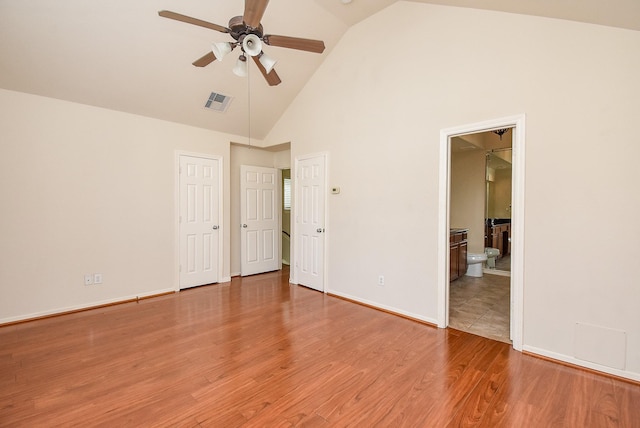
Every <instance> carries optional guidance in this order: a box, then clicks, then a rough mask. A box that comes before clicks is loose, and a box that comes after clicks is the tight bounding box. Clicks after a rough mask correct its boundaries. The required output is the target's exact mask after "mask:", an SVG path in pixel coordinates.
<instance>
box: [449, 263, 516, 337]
mask: <svg viewBox="0 0 640 428" xmlns="http://www.w3.org/2000/svg"><path fill="white" fill-rule="evenodd" d="M510 284H511V278H510V277H508V276H498V275H487V274H485V275H483V277H482V278H474V277H471V276H466V275H465V276H462V277H461V278H459V279H457V280H455V281H453V282H452V283H451V284H450V286H449V327H451V328H455V329H457V330H462V331H466V332H468V333H472V334H477V335H478V336H483V337H488V338H489V339H494V340H499V341H500V342H506V343H511V340H509V314H510V303H511V302H510V291H511V290H510Z"/></svg>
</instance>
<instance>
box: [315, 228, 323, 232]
mask: <svg viewBox="0 0 640 428" xmlns="http://www.w3.org/2000/svg"><path fill="white" fill-rule="evenodd" d="M316 232H318V233H322V232H324V229H322V228H317V229H316Z"/></svg>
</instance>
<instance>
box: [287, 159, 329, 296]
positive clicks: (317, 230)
mask: <svg viewBox="0 0 640 428" xmlns="http://www.w3.org/2000/svg"><path fill="white" fill-rule="evenodd" d="M295 177H296V182H295V188H296V199H295V201H294V208H295V216H296V235H297V236H296V239H297V245H296V261H295V267H296V274H297V275H296V279H297V282H298V284H300V285H305V286H307V287H309V288H313V289H315V290H318V291H324V235H325V230H324V226H325V224H324V222H325V218H324V213H325V211H324V210H325V188H326V185H325V156H317V157H313V158H306V159H301V160H299V161H298V162H296V176H295Z"/></svg>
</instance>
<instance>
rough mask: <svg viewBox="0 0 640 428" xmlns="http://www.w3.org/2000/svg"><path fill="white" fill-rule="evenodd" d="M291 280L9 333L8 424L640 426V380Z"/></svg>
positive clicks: (205, 291) (2, 340)
mask: <svg viewBox="0 0 640 428" xmlns="http://www.w3.org/2000/svg"><path fill="white" fill-rule="evenodd" d="M288 276H289V275H288V272H285V273H284V274H282V273H280V272H274V273H270V274H265V275H259V276H254V277H247V278H244V279H240V278H234V279H233V281H232V282H231V283H230V284H219V285H211V286H206V287H200V288H196V289H191V290H187V291H183V292H181V293H177V294H172V295H167V296H162V297H158V298H154V299H149V300H143V301H140V302H139V303H127V304H122V305H118V306H113V307H109V308H103V309H96V310H91V311H86V312H81V313H76V314H70V315H64V316H60V317H55V318H49V319H43V320H38V321H33V322H28V323H23V324H17V325H12V326H6V327H3V328H0V344H1V348H0V426H3V427H8V426H11V427H18V426H26V427H36V426H83V427H84V426H109V427H114V426H118V427H122V426H132V427H134V426H135V427H140V426H180V427H237V426H251V427H254V426H255V427H269V426H292V425H293V426H309V427H328V426H331V427H335V426H357V427H370V426H393V427H396V426H398V427H400V426H407V427H444V426H487V427H496V426H507V427H547V426H565V427H606V426H619V427H639V426H640V386H638V385H636V384H632V383H628V382H623V381H619V380H615V379H610V378H608V377H605V376H601V375H598V374H594V373H591V372H588V371H583V370H579V369H574V368H570V367H566V366H563V365H560V364H555V363H552V362H549V361H545V360H542V359H538V358H534V357H531V356H527V355H523V354H521V353H519V352H516V351H513V350H512V349H511V347H510V346H509V345H508V344H505V343H501V342H497V341H494V340H489V339H485V338H482V337H479V336H474V335H471V334H467V333H464V332H461V331H457V330H454V329H447V330H442V329H437V328H433V327H429V326H426V325H422V324H419V323H416V322H413V321H410V320H407V319H404V318H401V317H397V316H393V315H391V314H388V313H385V312H380V311H376V310H374V309H371V308H367V307H364V306H360V305H357V304H353V303H350V302H347V301H344V300H341V299H337V298H334V297H330V296H326V295H324V294H322V293H319V292H316V291H312V290H310V289H307V288H304V287H298V286H292V285H289V284H288V283H287V279H288Z"/></svg>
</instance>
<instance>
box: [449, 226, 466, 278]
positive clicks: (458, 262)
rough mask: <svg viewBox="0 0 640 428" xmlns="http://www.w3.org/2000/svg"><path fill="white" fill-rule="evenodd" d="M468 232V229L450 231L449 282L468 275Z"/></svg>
mask: <svg viewBox="0 0 640 428" xmlns="http://www.w3.org/2000/svg"><path fill="white" fill-rule="evenodd" d="M467 232H468V229H451V230H450V231H449V281H454V280H456V279H458V278H460V277H461V276H462V275H464V274H465V273H467Z"/></svg>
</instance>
